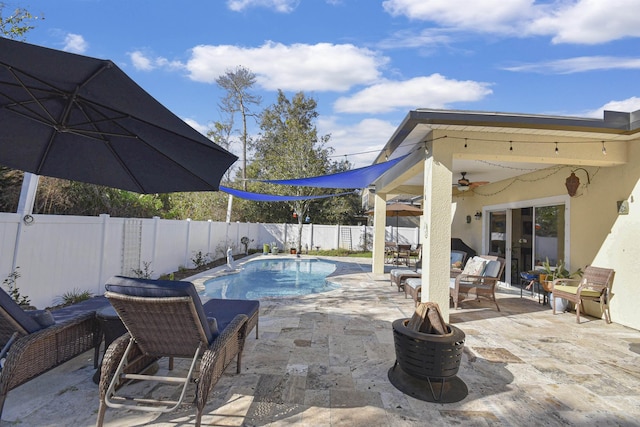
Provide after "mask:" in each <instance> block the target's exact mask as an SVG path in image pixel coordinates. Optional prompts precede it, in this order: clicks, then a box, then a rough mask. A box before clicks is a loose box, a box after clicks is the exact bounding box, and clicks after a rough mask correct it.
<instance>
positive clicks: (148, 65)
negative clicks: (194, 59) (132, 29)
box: [128, 50, 184, 71]
mask: <svg viewBox="0 0 640 427" xmlns="http://www.w3.org/2000/svg"><path fill="white" fill-rule="evenodd" d="M128 55H129V58H131V63H132V64H133V67H134V68H135V69H136V70H140V71H152V70H155V69H156V68H167V69H182V68H184V64H182V63H180V62H179V61H169V60H168V59H166V58H163V57H161V56H159V57H156V58H151V57H149V56H147V55H146V54H145V53H143V52H141V51H139V50H136V51H134V52H130V53H129V54H128Z"/></svg>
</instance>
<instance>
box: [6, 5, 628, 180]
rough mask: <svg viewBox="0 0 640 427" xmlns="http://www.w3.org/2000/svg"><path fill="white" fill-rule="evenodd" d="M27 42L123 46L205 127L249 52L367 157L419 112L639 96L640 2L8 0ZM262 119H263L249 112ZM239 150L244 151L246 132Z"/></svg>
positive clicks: (269, 80)
mask: <svg viewBox="0 0 640 427" xmlns="http://www.w3.org/2000/svg"><path fill="white" fill-rule="evenodd" d="M5 4H6V8H5V14H6V13H7V12H8V11H10V10H12V9H14V8H16V7H21V8H26V9H27V10H29V11H30V12H31V13H33V14H35V15H38V16H39V17H40V19H38V20H37V21H36V22H35V26H36V28H35V29H34V30H32V31H31V32H29V33H28V34H27V36H26V41H28V42H30V43H33V44H37V45H42V46H47V47H51V48H56V49H62V50H66V51H69V52H75V53H81V54H84V55H88V56H93V57H98V58H107V59H111V60H113V61H114V62H115V63H117V64H118V65H119V66H120V67H121V68H122V69H124V70H125V71H126V72H127V73H128V74H129V75H130V76H131V77H132V78H133V79H134V80H135V81H136V82H137V83H138V84H139V85H140V86H142V87H143V88H144V89H145V90H147V91H148V92H149V93H150V94H151V95H152V96H154V97H155V98H156V99H158V100H159V101H160V102H162V103H163V104H164V105H165V106H166V107H167V108H169V109H170V110H171V111H173V112H174V113H175V114H176V115H178V116H179V117H181V118H182V119H184V120H185V121H187V122H188V123H189V124H191V125H192V126H194V127H195V128H196V129H198V130H201V131H203V132H206V130H207V128H208V127H210V126H211V124H212V122H214V121H217V120H221V116H220V114H219V111H218V107H217V105H218V103H219V101H220V99H221V96H222V92H221V91H220V90H219V89H218V87H217V85H216V84H215V79H216V78H217V77H218V76H220V75H221V74H223V73H224V72H225V71H226V70H229V69H233V68H235V67H237V66H244V67H246V68H248V69H250V70H251V71H252V72H254V73H255V74H256V76H257V83H258V84H257V85H256V87H255V93H256V94H259V95H261V96H262V100H263V101H262V104H261V108H260V109H262V108H266V107H267V106H269V105H271V104H272V103H273V102H275V99H276V94H277V90H278V89H282V90H283V91H285V93H286V94H287V96H288V97H289V98H290V97H291V96H292V95H293V94H294V93H295V92H298V91H304V92H305V94H306V95H307V96H312V97H314V98H315V99H316V100H317V101H318V112H319V114H320V117H319V120H318V122H317V125H318V130H319V132H320V134H323V135H324V134H331V140H330V144H329V145H330V146H332V147H333V148H334V149H335V155H336V156H344V155H347V158H348V159H349V160H350V161H351V162H352V163H353V164H354V167H362V166H366V165H368V164H370V163H371V161H372V160H373V159H374V157H375V156H376V154H377V153H378V152H379V151H380V149H381V148H382V147H383V146H384V144H385V143H386V142H387V140H388V139H389V138H390V137H391V135H392V133H393V132H394V130H395V129H396V128H397V127H398V125H399V124H400V123H401V122H402V120H403V119H404V117H405V116H406V114H407V113H408V111H410V110H413V109H416V108H444V109H461V110H479V111H500V112H513V113H534V114H557V115H570V116H585V117H597V118H602V111H603V110H604V109H607V110H616V111H635V110H637V109H640V94H639V93H638V92H639V90H638V87H639V81H640V78H639V77H640V43H639V37H640V13H637V12H638V11H639V10H640V0H607V1H604V0H547V1H533V0H481V1H478V0H387V1H375V0H226V1H225V0H180V1H178V0H128V1H122V0H55V1H52V0H25V1H22V0H7V1H5ZM252 130H253V131H254V132H255V131H257V127H255V126H253V128H252ZM232 151H234V152H235V153H236V154H240V152H241V150H240V148H239V145H235V146H232Z"/></svg>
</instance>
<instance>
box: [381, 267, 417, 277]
mask: <svg viewBox="0 0 640 427" xmlns="http://www.w3.org/2000/svg"><path fill="white" fill-rule="evenodd" d="M389 274H390V275H392V276H393V277H399V276H406V275H407V274H422V269H420V268H418V269H416V270H414V269H411V268H393V269H391V271H390V272H389Z"/></svg>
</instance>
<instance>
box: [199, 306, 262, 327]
mask: <svg viewBox="0 0 640 427" xmlns="http://www.w3.org/2000/svg"><path fill="white" fill-rule="evenodd" d="M259 309H260V301H255V300H243V299H220V298H212V299H210V300H209V301H206V302H205V303H204V312H205V313H206V315H207V316H209V317H215V318H216V320H217V321H218V328H219V329H220V330H221V331H224V329H225V328H226V327H227V326H228V325H229V323H231V321H232V320H233V318H234V317H236V315H238V314H246V315H247V317H249V318H251V317H252V316H253V315H254V314H255V313H256V312H257V311H258V310H259Z"/></svg>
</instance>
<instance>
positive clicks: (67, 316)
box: [51, 295, 111, 323]
mask: <svg viewBox="0 0 640 427" xmlns="http://www.w3.org/2000/svg"><path fill="white" fill-rule="evenodd" d="M110 305H111V303H109V300H108V299H107V298H106V297H104V296H102V295H100V296H97V297H91V298H89V299H87V300H84V301H81V302H78V303H75V304H71V305H68V306H66V307H62V308H56V309H54V310H51V314H52V315H53V318H54V319H55V321H56V323H62V322H66V321H68V320H72V319H76V318H77V317H78V316H80V315H83V314H85V313H94V314H95V312H96V311H98V310H100V309H101V308H104V307H109V306H110Z"/></svg>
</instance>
